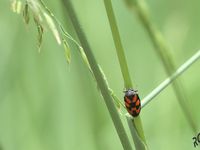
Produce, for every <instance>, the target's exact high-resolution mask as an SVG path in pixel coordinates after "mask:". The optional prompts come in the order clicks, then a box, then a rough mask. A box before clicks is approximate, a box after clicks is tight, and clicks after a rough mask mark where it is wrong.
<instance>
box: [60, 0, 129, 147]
mask: <svg viewBox="0 0 200 150" xmlns="http://www.w3.org/2000/svg"><path fill="white" fill-rule="evenodd" d="M62 2H63V4H64V7H65V9H66V11H67V12H68V14H69V17H70V19H71V22H72V24H73V27H74V29H75V31H76V33H77V36H78V38H79V40H80V43H81V45H82V47H83V49H84V52H85V54H86V56H87V58H88V61H89V64H90V66H91V69H92V71H93V73H94V77H95V79H96V82H97V84H98V86H99V89H100V91H101V94H102V96H103V98H104V101H105V103H106V106H107V108H108V111H109V113H110V116H111V118H112V121H113V123H114V126H115V128H116V131H117V133H118V136H119V138H120V141H121V143H122V146H123V148H124V150H131V149H132V147H131V144H130V142H129V139H128V136H127V134H126V132H125V129H124V127H123V124H122V122H121V119H120V117H119V114H118V112H117V109H116V107H115V105H114V102H113V100H112V97H111V95H110V92H109V89H108V87H107V85H106V83H105V81H104V79H103V76H102V74H101V71H100V69H99V67H98V65H97V62H96V59H95V57H94V55H93V53H92V50H91V48H90V46H89V43H88V41H87V39H86V36H85V34H84V32H83V30H82V29H81V27H80V24H79V21H78V18H77V16H76V13H75V11H74V8H73V6H72V4H71V1H70V0H62Z"/></svg>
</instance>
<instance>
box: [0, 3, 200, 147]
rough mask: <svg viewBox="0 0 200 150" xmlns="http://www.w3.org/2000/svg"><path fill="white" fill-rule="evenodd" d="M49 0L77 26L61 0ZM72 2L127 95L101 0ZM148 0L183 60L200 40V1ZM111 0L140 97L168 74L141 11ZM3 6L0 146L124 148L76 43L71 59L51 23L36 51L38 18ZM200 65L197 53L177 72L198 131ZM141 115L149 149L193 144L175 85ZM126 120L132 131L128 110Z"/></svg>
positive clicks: (118, 89) (113, 81)
mask: <svg viewBox="0 0 200 150" xmlns="http://www.w3.org/2000/svg"><path fill="white" fill-rule="evenodd" d="M45 2H46V4H47V6H48V7H49V8H50V9H51V10H52V11H53V12H54V14H55V15H56V16H57V18H58V19H59V20H60V21H61V22H62V23H63V24H64V25H65V27H66V29H67V31H68V32H70V33H71V34H73V33H74V31H73V30H72V27H71V26H70V23H68V22H67V21H66V20H67V19H68V17H67V16H66V14H64V12H63V7H62V4H61V1H53V0H51V1H50V0H49V1H47V0H45ZM73 4H74V6H75V9H76V11H77V14H78V17H79V19H80V22H81V25H82V27H83V29H84V31H85V33H86V35H87V38H88V41H89V42H90V44H91V47H92V50H93V52H94V54H95V56H96V59H97V61H98V63H99V64H100V65H101V67H102V68H103V70H104V72H105V74H106V76H107V78H108V82H109V84H110V86H111V88H112V89H113V90H114V91H115V93H116V94H117V96H118V97H121V100H122V101H123V92H122V91H123V80H122V75H121V72H120V68H119V64H118V60H117V56H116V53H115V49H114V45H113V40H112V37H111V32H110V28H109V25H108V20H107V17H106V13H105V9H104V5H103V1H102V0H84V1H83V0H73ZM147 4H148V5H149V8H150V11H151V17H152V18H151V19H152V20H153V21H154V23H156V24H157V27H158V28H159V30H161V31H162V33H163V35H164V37H165V39H166V40H167V41H168V43H169V45H170V47H171V48H172V50H173V51H172V53H173V55H174V57H175V59H176V63H177V66H180V65H181V64H182V63H183V62H184V61H186V60H187V59H188V58H189V57H190V56H192V55H193V54H194V53H195V52H196V51H197V50H198V49H199V48H200V42H199V39H200V28H199V27H200V17H199V14H200V9H199V5H200V1H194V0H192V1H184V2H183V1H181V0H175V1H174V0H168V1H167V0H160V1H154V0H149V1H147ZM113 7H114V11H115V15H116V18H117V23H118V26H119V30H120V35H121V38H122V42H123V46H124V48H125V53H126V57H127V61H128V65H129V69H130V74H131V77H132V78H133V81H134V83H135V87H136V88H137V89H138V90H139V92H140V97H141V98H143V97H144V96H146V95H147V94H148V93H149V92H150V91H151V90H152V89H154V88H155V87H156V86H157V85H158V84H159V83H161V82H162V81H163V80H164V79H165V78H166V77H167V76H166V74H165V72H164V68H163V66H162V64H161V62H160V59H159V58H158V57H157V55H156V53H155V51H154V49H153V46H152V43H151V41H150V39H149V37H148V35H147V34H146V32H145V30H144V28H143V27H142V26H141V24H140V22H139V21H138V19H137V17H136V16H134V15H133V14H132V13H131V12H130V11H129V10H128V9H127V8H126V6H125V4H124V3H123V1H122V0H113ZM0 10H1V12H0V31H1V32H0V147H1V148H2V150H58V149H59V150H103V149H105V150H108V149H115V150H122V146H121V143H120V141H119V138H118V135H117V133H116V131H115V128H114V126H113V123H112V121H111V118H110V116H109V114H108V111H107V109H106V107H105V104H104V101H103V99H102V97H101V96H100V94H99V91H98V89H97V85H96V83H95V82H94V80H93V78H92V76H91V74H90V72H89V71H88V68H87V67H86V65H85V64H84V62H83V60H82V59H81V56H80V54H79V52H78V49H77V48H76V47H75V46H74V48H73V49H72V61H71V64H70V65H68V64H67V63H66V60H65V56H64V49H63V47H62V46H59V45H58V44H57V43H56V41H55V39H54V37H53V36H52V33H51V32H50V31H49V30H48V31H45V34H44V39H43V43H42V48H41V53H38V49H37V29H36V27H35V25H34V23H33V20H31V23H30V24H29V25H28V26H27V25H25V24H24V22H23V20H22V15H17V14H15V13H13V12H12V11H11V9H10V1H8V0H1V1H0ZM74 37H75V36H74ZM199 66H200V61H198V62H197V63H195V64H194V65H193V66H192V67H191V68H190V69H189V70H187V71H186V72H185V73H184V74H183V75H182V76H181V77H180V78H181V79H182V80H183V83H184V87H185V92H186V95H187V97H188V100H189V101H188V105H189V106H191V107H192V109H193V112H192V113H193V116H194V118H195V121H196V123H197V125H198V127H199V132H200V123H199V122H200V118H199V106H200V101H199V97H200V92H199V89H200V67H199ZM141 118H142V121H143V127H144V132H145V136H146V138H147V143H148V145H149V148H150V149H152V150H168V149H173V150H177V149H181V150H189V149H193V140H192V137H193V136H195V134H194V133H193V132H192V130H191V129H190V127H189V125H188V124H187V122H186V120H185V118H184V116H183V113H182V112H181V110H180V107H179V104H178V103H177V100H176V98H175V95H174V93H173V91H172V89H171V87H168V88H167V89H165V90H164V91H163V92H162V93H161V94H159V96H157V97H156V98H155V99H154V101H152V102H151V103H150V104H148V106H146V107H145V108H144V109H142V113H141ZM122 120H123V122H124V125H125V127H126V129H127V132H129V130H128V128H127V124H126V120H125V119H124V117H122ZM197 134H198V133H196V135H197ZM131 142H132V140H131ZM199 147H200V146H199ZM1 148H0V149H1Z"/></svg>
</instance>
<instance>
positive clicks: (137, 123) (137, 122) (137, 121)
mask: <svg viewBox="0 0 200 150" xmlns="http://www.w3.org/2000/svg"><path fill="white" fill-rule="evenodd" d="M104 5H105V8H106V12H107V16H108V20H109V23H110V28H111V31H112V36H113V40H114V43H115V47H116V52H117V56H118V60H119V63H120V68H121V72H122V75H123V78H124V85H125V88H126V89H128V88H132V82H131V77H130V74H129V71H128V65H127V61H126V58H125V54H124V49H123V46H122V43H121V39H120V35H119V30H118V27H117V23H116V19H115V15H114V12H113V8H112V3H111V0H104ZM130 119H131V122H132V126H133V127H134V128H136V132H137V135H138V136H139V138H140V139H139V140H142V141H143V143H145V144H146V139H145V136H144V131H143V128H142V121H141V118H140V116H138V117H136V118H132V117H131V118H129V120H130ZM130 131H132V130H130ZM131 134H132V136H134V133H133V132H131ZM133 140H134V139H133ZM134 142H135V141H134Z"/></svg>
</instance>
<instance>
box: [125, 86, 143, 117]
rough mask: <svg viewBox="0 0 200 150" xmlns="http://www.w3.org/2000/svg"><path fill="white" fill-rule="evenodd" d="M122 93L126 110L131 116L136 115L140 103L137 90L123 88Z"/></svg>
mask: <svg viewBox="0 0 200 150" xmlns="http://www.w3.org/2000/svg"><path fill="white" fill-rule="evenodd" d="M124 93H125V96H124V102H125V106H126V109H127V111H128V112H129V114H130V115H131V116H133V117H137V116H138V115H139V114H140V110H141V103H140V98H139V96H138V92H137V90H133V89H128V90H125V91H124Z"/></svg>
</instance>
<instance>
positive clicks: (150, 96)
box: [141, 50, 200, 107]
mask: <svg viewBox="0 0 200 150" xmlns="http://www.w3.org/2000/svg"><path fill="white" fill-rule="evenodd" d="M199 58H200V50H198V52H197V53H196V54H194V55H193V56H192V57H191V58H190V59H188V60H187V61H186V62H185V63H184V64H183V65H181V66H180V67H179V68H178V69H177V70H176V72H175V73H173V74H172V75H171V76H170V77H168V78H167V79H166V80H164V81H163V82H162V83H161V84H160V85H159V86H157V87H156V88H155V89H154V90H153V91H152V92H151V93H149V94H148V95H147V96H146V97H145V98H144V99H143V100H142V101H141V105H142V107H144V106H146V105H147V104H148V103H149V102H150V101H151V100H152V99H153V98H154V97H156V96H157V95H158V94H159V93H160V92H161V91H162V90H164V89H165V88H166V87H167V86H168V85H170V84H171V83H172V82H173V81H174V80H175V79H176V78H177V77H179V76H180V75H181V74H182V73H183V72H185V71H186V70H187V69H188V68H189V67H190V66H191V65H192V64H193V63H194V62H196V61H197V60H198V59H199Z"/></svg>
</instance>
